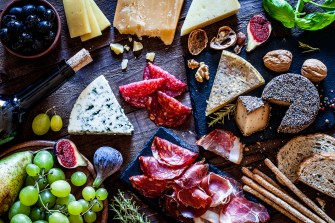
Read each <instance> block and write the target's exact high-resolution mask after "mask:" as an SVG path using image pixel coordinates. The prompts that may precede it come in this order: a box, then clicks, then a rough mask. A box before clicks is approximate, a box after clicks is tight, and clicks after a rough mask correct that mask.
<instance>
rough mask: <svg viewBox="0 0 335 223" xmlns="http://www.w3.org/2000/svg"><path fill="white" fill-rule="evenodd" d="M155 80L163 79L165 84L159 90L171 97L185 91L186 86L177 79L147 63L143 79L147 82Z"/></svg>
mask: <svg viewBox="0 0 335 223" xmlns="http://www.w3.org/2000/svg"><path fill="white" fill-rule="evenodd" d="M156 78H164V79H165V81H166V84H165V85H164V86H162V88H161V89H160V90H161V91H163V92H164V93H166V94H167V95H169V96H171V97H176V96H178V95H181V94H182V93H183V92H185V91H186V86H187V85H186V84H185V83H184V82H182V81H181V80H179V79H177V78H176V77H175V76H173V75H172V74H170V73H169V72H167V71H165V70H163V69H162V68H160V67H158V66H156V65H154V64H152V63H147V66H146V67H145V68H144V74H143V79H144V80H149V79H156Z"/></svg>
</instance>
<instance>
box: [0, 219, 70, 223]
mask: <svg viewBox="0 0 335 223" xmlns="http://www.w3.org/2000/svg"><path fill="white" fill-rule="evenodd" d="M0 223H5V222H4V221H3V220H2V219H0ZM71 223H72V222H71Z"/></svg>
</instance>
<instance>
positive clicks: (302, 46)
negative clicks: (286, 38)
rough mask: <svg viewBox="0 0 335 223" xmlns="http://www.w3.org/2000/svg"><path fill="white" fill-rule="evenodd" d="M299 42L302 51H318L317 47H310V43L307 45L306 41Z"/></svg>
mask: <svg viewBox="0 0 335 223" xmlns="http://www.w3.org/2000/svg"><path fill="white" fill-rule="evenodd" d="M298 42H299V48H302V49H303V50H304V51H302V52H303V53H309V52H314V51H319V50H320V49H319V48H316V47H312V46H311V45H308V44H306V43H302V42H300V41H298Z"/></svg>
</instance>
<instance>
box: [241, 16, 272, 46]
mask: <svg viewBox="0 0 335 223" xmlns="http://www.w3.org/2000/svg"><path fill="white" fill-rule="evenodd" d="M271 31H272V26H271V23H270V22H269V21H268V20H267V19H266V18H265V17H264V16H262V15H255V16H253V17H252V18H251V19H250V21H249V23H248V27H247V32H248V45H247V49H246V51H247V52H250V51H252V50H253V49H255V48H256V47H257V46H259V45H262V44H263V43H265V42H266V41H267V40H268V39H269V37H270V34H271Z"/></svg>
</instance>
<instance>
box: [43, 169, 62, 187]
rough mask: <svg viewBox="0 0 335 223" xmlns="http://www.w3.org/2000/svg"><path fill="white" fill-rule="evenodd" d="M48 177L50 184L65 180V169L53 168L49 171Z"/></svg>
mask: <svg viewBox="0 0 335 223" xmlns="http://www.w3.org/2000/svg"><path fill="white" fill-rule="evenodd" d="M47 179H48V183H49V184H52V183H53V182H55V181H57V180H65V174H64V171H63V170H61V169H59V168H52V169H50V170H49V172H48V175H47Z"/></svg>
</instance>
